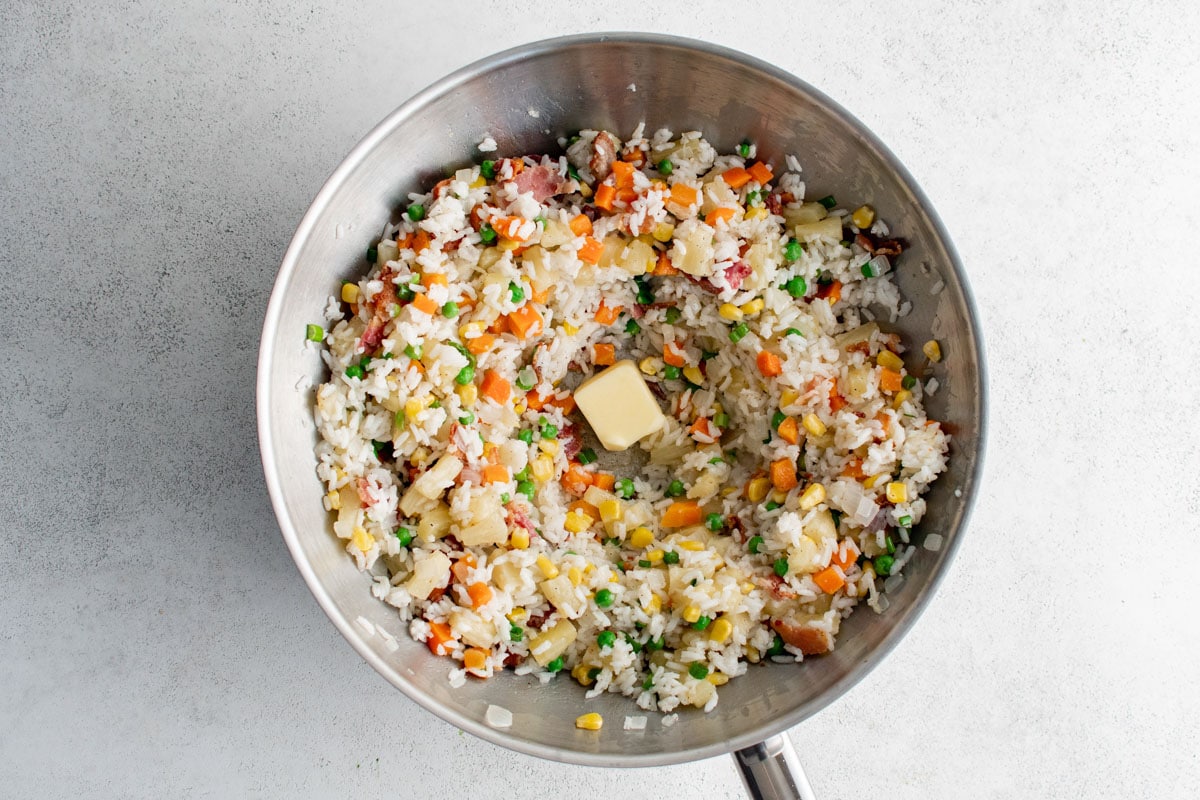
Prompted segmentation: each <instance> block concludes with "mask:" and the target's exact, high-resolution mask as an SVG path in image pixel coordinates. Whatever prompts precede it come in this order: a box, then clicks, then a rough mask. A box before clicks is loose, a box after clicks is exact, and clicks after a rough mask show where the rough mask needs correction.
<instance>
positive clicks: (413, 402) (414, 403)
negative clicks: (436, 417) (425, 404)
mask: <svg viewBox="0 0 1200 800" xmlns="http://www.w3.org/2000/svg"><path fill="white" fill-rule="evenodd" d="M420 413H421V401H420V400H418V399H417V398H415V397H410V398H408V399H407V400H405V401H404V416H405V418H406V419H407V420H408V421H409V422H412V420H413V418H414V417H416V416H417V414H420Z"/></svg>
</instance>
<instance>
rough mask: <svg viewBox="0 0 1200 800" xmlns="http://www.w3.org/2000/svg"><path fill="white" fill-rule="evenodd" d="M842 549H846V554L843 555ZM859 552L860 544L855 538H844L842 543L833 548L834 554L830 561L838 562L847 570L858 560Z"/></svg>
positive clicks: (837, 563) (843, 569) (838, 564)
mask: <svg viewBox="0 0 1200 800" xmlns="http://www.w3.org/2000/svg"><path fill="white" fill-rule="evenodd" d="M842 551H845V553H846V554H845V556H843V555H842ZM858 553H859V550H858V545H857V544H855V543H854V540H853V539H843V540H842V543H841V544H840V545H838V546H837V547H835V548H833V556H832V557H830V559H829V563H830V564H836V565H837V566H839V567H841V569H842V572H845V571H846V570H848V569H850V567H852V566H854V562H855V561H857V560H858Z"/></svg>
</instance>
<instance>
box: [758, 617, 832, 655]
mask: <svg viewBox="0 0 1200 800" xmlns="http://www.w3.org/2000/svg"><path fill="white" fill-rule="evenodd" d="M771 627H772V628H774V629H775V631H776V633H778V634H779V635H780V636H781V637H783V640H784V641H785V642H787V643H788V644H790V645H791V646H792V647H799V648H800V652H801V653H804V655H806V656H817V655H821V654H822V653H828V652H829V651H830V650H831V649H833V635H832V634H831V633H830V632H829V631H826V630H822V629H820V628H815V627H813V626H812V625H802V624H798V623H796V622H792V621H791V620H786V619H773V620H771Z"/></svg>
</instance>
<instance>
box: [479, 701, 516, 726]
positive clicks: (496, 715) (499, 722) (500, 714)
mask: <svg viewBox="0 0 1200 800" xmlns="http://www.w3.org/2000/svg"><path fill="white" fill-rule="evenodd" d="M484 719H485V720H486V721H487V724H488V725H491V726H492V727H493V728H511V727H512V721H513V715H512V712H511V711H509V710H508V709H507V708H504V707H503V706H488V707H487V712H486V713H485V714H484Z"/></svg>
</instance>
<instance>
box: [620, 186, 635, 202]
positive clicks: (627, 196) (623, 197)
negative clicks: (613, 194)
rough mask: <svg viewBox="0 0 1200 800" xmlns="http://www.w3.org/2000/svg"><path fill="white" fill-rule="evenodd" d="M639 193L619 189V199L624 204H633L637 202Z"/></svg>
mask: <svg viewBox="0 0 1200 800" xmlns="http://www.w3.org/2000/svg"><path fill="white" fill-rule="evenodd" d="M637 196H638V193H637V192H635V191H634V190H633V189H624V188H623V189H617V199H618V200H620V201H621V202H622V203H626V204H628V203H632V202H633V201H634V200H637Z"/></svg>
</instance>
